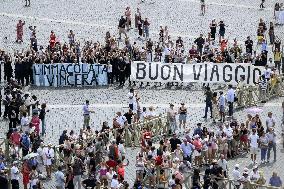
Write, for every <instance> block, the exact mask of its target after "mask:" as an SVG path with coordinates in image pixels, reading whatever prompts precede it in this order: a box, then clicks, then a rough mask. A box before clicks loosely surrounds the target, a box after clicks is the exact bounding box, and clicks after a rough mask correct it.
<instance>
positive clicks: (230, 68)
mask: <svg viewBox="0 0 284 189" xmlns="http://www.w3.org/2000/svg"><path fill="white" fill-rule="evenodd" d="M226 68H229V70H230V72H232V70H233V68H232V67H231V66H230V65H228V64H226V65H224V67H223V81H225V82H231V81H232V79H233V76H232V74H227V75H228V76H229V79H226Z"/></svg>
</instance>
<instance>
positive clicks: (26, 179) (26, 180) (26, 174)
mask: <svg viewBox="0 0 284 189" xmlns="http://www.w3.org/2000/svg"><path fill="white" fill-rule="evenodd" d="M22 174H23V185H24V189H28V184H29V182H30V176H29V175H30V169H29V166H28V162H27V160H24V162H23V166H22Z"/></svg>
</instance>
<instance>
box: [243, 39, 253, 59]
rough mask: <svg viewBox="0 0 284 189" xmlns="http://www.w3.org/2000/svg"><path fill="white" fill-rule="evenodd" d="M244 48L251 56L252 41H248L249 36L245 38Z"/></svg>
mask: <svg viewBox="0 0 284 189" xmlns="http://www.w3.org/2000/svg"><path fill="white" fill-rule="evenodd" d="M245 46H246V53H249V54H251V55H252V49H253V41H252V40H251V39H250V36H248V37H247V40H246V41H245Z"/></svg>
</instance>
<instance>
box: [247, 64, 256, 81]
mask: <svg viewBox="0 0 284 189" xmlns="http://www.w3.org/2000/svg"><path fill="white" fill-rule="evenodd" d="M252 67H254V66H252ZM250 71H251V70H250V65H249V66H248V70H247V74H246V75H247V84H250V82H249V81H250V75H251V73H250Z"/></svg>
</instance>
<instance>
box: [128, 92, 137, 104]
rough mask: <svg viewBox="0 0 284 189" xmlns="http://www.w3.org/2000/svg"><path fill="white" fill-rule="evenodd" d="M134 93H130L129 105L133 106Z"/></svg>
mask: <svg viewBox="0 0 284 189" xmlns="http://www.w3.org/2000/svg"><path fill="white" fill-rule="evenodd" d="M134 98H135V97H134V93H131V92H129V93H128V103H129V104H133V102H134Z"/></svg>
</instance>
